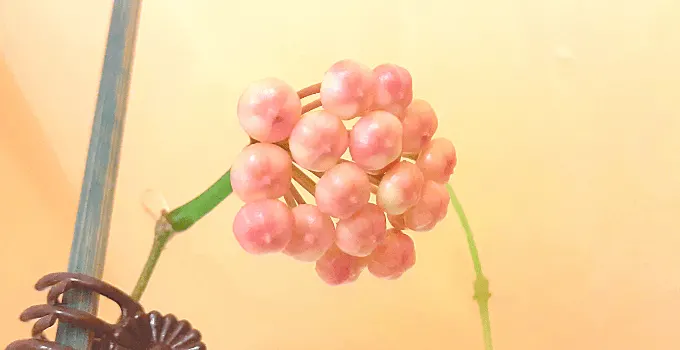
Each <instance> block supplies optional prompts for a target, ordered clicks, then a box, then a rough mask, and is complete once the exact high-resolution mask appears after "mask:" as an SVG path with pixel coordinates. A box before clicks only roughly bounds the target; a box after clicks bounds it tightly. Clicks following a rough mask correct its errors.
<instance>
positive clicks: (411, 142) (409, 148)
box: [402, 99, 439, 154]
mask: <svg viewBox="0 0 680 350" xmlns="http://www.w3.org/2000/svg"><path fill="white" fill-rule="evenodd" d="M402 124H403V128H404V143H403V152H404V153H411V154H417V153H418V152H420V150H421V149H422V148H423V146H424V145H425V144H427V143H428V142H429V141H430V139H432V135H434V133H435V132H436V131H437V127H438V126H439V121H438V120H437V115H436V114H435V112H434V109H432V106H430V104H429V103H427V102H426V101H424V100H419V99H415V100H413V102H412V103H411V104H410V105H409V106H408V108H407V109H406V112H404V116H403V118H402Z"/></svg>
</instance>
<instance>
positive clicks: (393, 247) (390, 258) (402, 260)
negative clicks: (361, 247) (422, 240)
mask: <svg viewBox="0 0 680 350" xmlns="http://www.w3.org/2000/svg"><path fill="white" fill-rule="evenodd" d="M415 263H416V249H415V244H414V243H413V239H411V237H409V236H408V235H406V234H404V233H403V232H401V231H399V230H396V229H389V230H388V232H387V237H385V240H383V241H382V242H380V244H378V247H377V248H376V249H375V250H374V251H373V253H372V254H371V256H370V258H369V262H368V271H369V272H370V273H371V274H372V275H373V276H376V277H378V278H385V279H395V278H399V277H400V276H401V275H402V274H403V273H404V272H406V271H407V270H409V269H410V268H412V267H413V265H415Z"/></svg>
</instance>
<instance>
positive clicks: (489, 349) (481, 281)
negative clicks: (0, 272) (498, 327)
mask: <svg viewBox="0 0 680 350" xmlns="http://www.w3.org/2000/svg"><path fill="white" fill-rule="evenodd" d="M446 188H447V189H448V190H449V196H450V197H451V204H452V205H453V208H454V209H455V210H456V214H458V218H459V219H460V224H461V226H463V230H464V231H465V236H466V238H467V242H468V248H469V250H470V256H471V257H472V265H473V267H474V269H475V275H476V280H475V282H474V291H475V294H474V299H475V300H477V306H479V317H480V318H481V321H482V332H483V337H484V349H485V350H493V342H492V339H491V320H490V319H489V298H491V293H490V292H489V280H488V279H487V278H486V277H485V276H484V273H483V272H482V263H481V262H480V260H479V252H478V251H477V244H475V238H474V236H473V235H472V229H471V228H470V223H469V222H468V219H467V216H466V215H465V212H464V211H463V206H462V205H461V204H460V201H459V200H458V197H457V196H456V193H455V192H454V191H453V187H451V185H449V184H447V185H446Z"/></svg>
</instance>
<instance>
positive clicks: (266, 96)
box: [236, 78, 302, 143]
mask: <svg viewBox="0 0 680 350" xmlns="http://www.w3.org/2000/svg"><path fill="white" fill-rule="evenodd" d="M236 114H237V115H238V120H239V123H240V124H241V128H243V130H244V131H245V132H246V133H247V134H248V135H249V136H250V137H252V138H253V139H255V140H258V141H260V142H269V143H274V142H279V141H283V140H285V139H287V138H288V136H289V135H290V132H291V131H292V130H293V127H294V126H295V124H296V123H297V122H298V120H300V115H301V114H302V102H301V101H300V98H299V97H298V95H297V92H296V91H295V89H293V88H292V87H291V86H290V85H288V84H287V83H285V82H284V81H282V80H279V79H276V78H268V79H264V80H260V81H257V82H255V83H253V84H251V85H250V86H248V88H246V90H245V91H244V92H243V94H241V98H239V101H238V108H237V112H236Z"/></svg>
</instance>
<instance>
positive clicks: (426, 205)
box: [404, 181, 449, 232]
mask: <svg viewBox="0 0 680 350" xmlns="http://www.w3.org/2000/svg"><path fill="white" fill-rule="evenodd" d="M448 208H449V193H448V191H447V190H446V186H445V185H443V184H439V183H436V182H434V181H426V182H425V185H424V186H423V193H422V196H421V198H420V201H418V203H417V204H416V205H414V206H413V207H411V208H410V209H408V210H407V211H406V212H405V213H404V224H405V225H406V228H408V229H411V230H413V231H419V232H423V231H429V230H431V229H433V228H434V227H435V225H437V223H438V222H439V221H441V220H442V219H444V217H446V213H447V211H448Z"/></svg>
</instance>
